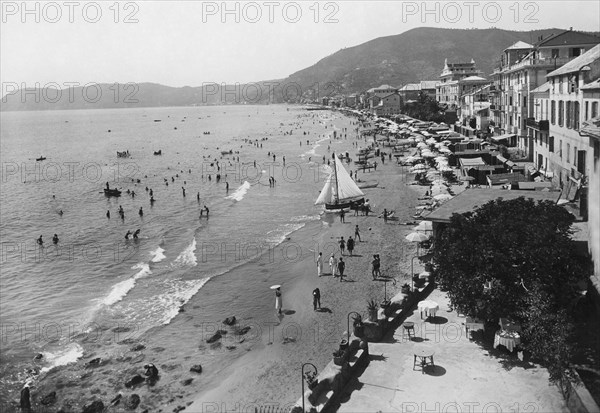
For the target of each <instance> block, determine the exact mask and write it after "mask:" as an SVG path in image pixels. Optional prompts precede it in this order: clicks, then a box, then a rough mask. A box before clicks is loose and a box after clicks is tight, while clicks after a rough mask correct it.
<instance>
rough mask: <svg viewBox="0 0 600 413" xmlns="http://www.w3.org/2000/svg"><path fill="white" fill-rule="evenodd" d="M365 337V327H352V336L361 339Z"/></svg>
mask: <svg viewBox="0 0 600 413" xmlns="http://www.w3.org/2000/svg"><path fill="white" fill-rule="evenodd" d="M364 335H365V326H364V325H362V324H361V325H356V326H354V336H355V337H363V336H364Z"/></svg>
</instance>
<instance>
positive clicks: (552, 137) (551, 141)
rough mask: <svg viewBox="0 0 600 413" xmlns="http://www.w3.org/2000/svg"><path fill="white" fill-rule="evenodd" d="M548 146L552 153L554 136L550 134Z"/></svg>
mask: <svg viewBox="0 0 600 413" xmlns="http://www.w3.org/2000/svg"><path fill="white" fill-rule="evenodd" d="M549 139H550V148H549V151H550V152H552V153H554V136H550V138H549Z"/></svg>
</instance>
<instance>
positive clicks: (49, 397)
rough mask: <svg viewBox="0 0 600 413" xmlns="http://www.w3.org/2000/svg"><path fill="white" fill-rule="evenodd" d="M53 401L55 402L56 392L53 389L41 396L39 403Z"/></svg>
mask: <svg viewBox="0 0 600 413" xmlns="http://www.w3.org/2000/svg"><path fill="white" fill-rule="evenodd" d="M54 402H56V392H55V391H53V392H51V393H48V394H47V395H45V396H44V397H42V399H41V400H40V403H42V404H43V405H44V406H47V405H49V404H54Z"/></svg>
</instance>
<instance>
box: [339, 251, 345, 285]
mask: <svg viewBox="0 0 600 413" xmlns="http://www.w3.org/2000/svg"><path fill="white" fill-rule="evenodd" d="M345 269H346V263H345V262H344V259H343V258H342V257H340V261H339V262H338V271H339V273H340V282H342V280H343V278H344V270H345Z"/></svg>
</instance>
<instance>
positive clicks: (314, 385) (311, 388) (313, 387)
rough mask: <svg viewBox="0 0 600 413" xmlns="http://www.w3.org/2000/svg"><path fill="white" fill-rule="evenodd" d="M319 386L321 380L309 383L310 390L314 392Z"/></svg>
mask: <svg viewBox="0 0 600 413" xmlns="http://www.w3.org/2000/svg"><path fill="white" fill-rule="evenodd" d="M317 384H319V380H316V379H315V380H314V381H311V382H310V383H308V389H309V390H314V389H315V387H317Z"/></svg>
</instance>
